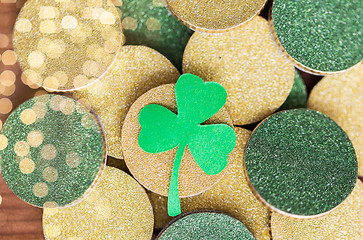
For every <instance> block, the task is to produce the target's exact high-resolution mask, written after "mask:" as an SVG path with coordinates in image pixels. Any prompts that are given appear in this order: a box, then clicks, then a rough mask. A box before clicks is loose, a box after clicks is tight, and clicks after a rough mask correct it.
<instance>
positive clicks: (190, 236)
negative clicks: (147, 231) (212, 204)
mask: <svg viewBox="0 0 363 240" xmlns="http://www.w3.org/2000/svg"><path fill="white" fill-rule="evenodd" d="M157 239H158V240H167V239H174V240H177V239H180V240H181V239H183V240H194V239H224V240H253V239H255V238H254V237H253V236H252V234H251V233H250V232H249V231H248V229H247V228H246V227H245V226H244V225H243V223H241V222H240V221H238V220H237V219H234V218H232V217H230V216H228V215H225V214H221V213H214V212H199V213H193V214H189V215H186V216H182V217H181V218H180V219H178V220H176V221H175V222H172V223H171V224H170V226H168V227H166V228H165V229H164V230H163V231H162V232H161V233H160V234H159V236H158V237H157Z"/></svg>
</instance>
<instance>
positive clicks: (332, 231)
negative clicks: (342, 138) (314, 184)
mask: <svg viewBox="0 0 363 240" xmlns="http://www.w3.org/2000/svg"><path fill="white" fill-rule="evenodd" d="M362 196H363V183H362V182H360V181H359V180H358V181H357V185H356V186H355V188H354V190H353V192H352V194H351V195H350V196H349V197H348V198H347V199H346V200H345V201H344V202H343V203H342V204H341V205H340V206H339V207H338V208H337V209H335V210H334V211H333V212H331V213H329V214H327V215H326V216H323V217H320V218H318V219H313V220H296V219H292V218H288V217H284V216H282V215H280V214H278V213H272V217H271V231H272V238H273V239H274V240H275V239H277V240H278V239H281V240H285V239H294V240H298V239H311V240H312V239H329V240H333V239H339V240H341V239H350V240H359V239H363V198H362Z"/></svg>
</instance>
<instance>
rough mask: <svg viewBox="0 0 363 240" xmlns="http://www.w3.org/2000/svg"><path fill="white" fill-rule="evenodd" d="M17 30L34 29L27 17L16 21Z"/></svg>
mask: <svg viewBox="0 0 363 240" xmlns="http://www.w3.org/2000/svg"><path fill="white" fill-rule="evenodd" d="M15 30H16V31H18V32H22V33H26V32H30V31H31V30H32V23H31V22H30V21H29V20H28V19H25V18H22V19H19V20H18V21H17V22H16V23H15Z"/></svg>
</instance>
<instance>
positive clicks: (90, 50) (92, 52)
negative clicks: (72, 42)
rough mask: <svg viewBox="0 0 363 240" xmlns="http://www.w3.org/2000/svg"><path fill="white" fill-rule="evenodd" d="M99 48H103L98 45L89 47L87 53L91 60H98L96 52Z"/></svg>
mask: <svg viewBox="0 0 363 240" xmlns="http://www.w3.org/2000/svg"><path fill="white" fill-rule="evenodd" d="M99 48H102V47H101V46H100V45H98V44H90V45H89V46H88V47H87V50H86V53H87V56H88V57H89V58H91V59H94V60H95V59H96V57H97V56H96V50H97V49H99Z"/></svg>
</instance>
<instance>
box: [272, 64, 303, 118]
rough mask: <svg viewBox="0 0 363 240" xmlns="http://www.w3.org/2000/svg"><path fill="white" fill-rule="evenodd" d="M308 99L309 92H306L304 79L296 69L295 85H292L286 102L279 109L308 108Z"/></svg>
mask: <svg viewBox="0 0 363 240" xmlns="http://www.w3.org/2000/svg"><path fill="white" fill-rule="evenodd" d="M307 101H308V94H307V92H306V86H305V83H304V80H303V79H302V78H301V76H300V74H299V72H298V71H296V70H295V80H294V85H292V88H291V92H290V94H289V96H288V97H287V99H286V100H285V102H284V104H282V106H281V107H280V108H279V109H278V110H277V111H282V110H288V109H295V108H306V106H307Z"/></svg>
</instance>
